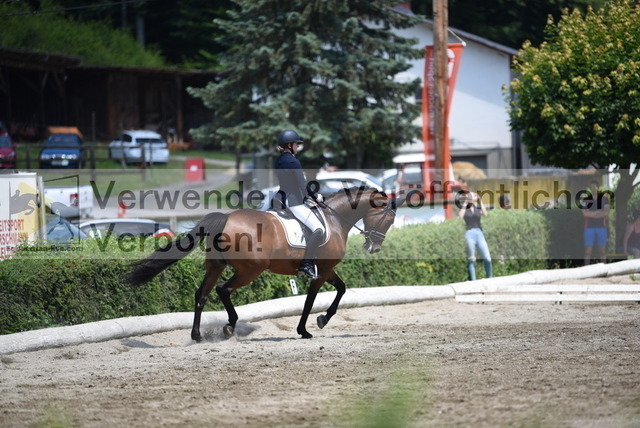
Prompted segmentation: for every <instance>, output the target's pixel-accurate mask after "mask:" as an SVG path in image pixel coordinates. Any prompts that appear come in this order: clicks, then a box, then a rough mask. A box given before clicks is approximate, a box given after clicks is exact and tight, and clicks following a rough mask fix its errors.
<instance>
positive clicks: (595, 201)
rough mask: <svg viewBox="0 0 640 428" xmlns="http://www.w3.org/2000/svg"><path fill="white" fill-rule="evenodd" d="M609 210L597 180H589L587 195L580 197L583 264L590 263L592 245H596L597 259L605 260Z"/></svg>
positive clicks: (607, 200)
mask: <svg viewBox="0 0 640 428" xmlns="http://www.w3.org/2000/svg"><path fill="white" fill-rule="evenodd" d="M609 212H610V206H609V198H608V197H607V196H606V195H605V194H603V193H601V192H600V185H599V183H598V182H597V181H595V180H593V181H591V182H590V183H589V195H588V196H587V197H585V198H583V199H582V216H583V217H584V232H583V235H584V236H583V239H584V264H585V266H586V265H588V264H590V263H591V257H592V254H593V247H594V246H595V247H596V252H597V254H596V256H597V257H598V259H599V260H600V261H601V262H602V263H605V262H606V261H607V238H608V237H609Z"/></svg>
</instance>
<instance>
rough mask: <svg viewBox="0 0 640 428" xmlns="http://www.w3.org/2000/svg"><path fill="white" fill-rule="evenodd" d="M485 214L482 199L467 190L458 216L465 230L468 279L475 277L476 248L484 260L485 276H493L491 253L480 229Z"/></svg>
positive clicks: (473, 279) (471, 279) (472, 279)
mask: <svg viewBox="0 0 640 428" xmlns="http://www.w3.org/2000/svg"><path fill="white" fill-rule="evenodd" d="M486 215H487V210H486V208H485V207H484V205H483V204H482V200H481V199H480V198H478V194H477V193H475V192H469V193H468V194H467V198H466V200H465V201H463V203H462V206H461V207H460V211H459V212H458V217H460V218H461V219H463V220H464V223H465V226H466V228H467V231H466V232H465V235H464V238H465V243H466V252H467V270H468V272H469V280H470V281H475V279H476V249H477V250H478V252H479V253H480V257H481V258H482V260H483V261H484V270H485V273H486V276H487V278H491V277H493V265H492V264H491V253H490V252H489V246H488V245H487V240H486V239H485V237H484V232H483V231H482V225H481V218H482V216H486Z"/></svg>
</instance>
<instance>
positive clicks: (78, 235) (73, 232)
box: [44, 214, 87, 244]
mask: <svg viewBox="0 0 640 428" xmlns="http://www.w3.org/2000/svg"><path fill="white" fill-rule="evenodd" d="M46 221H47V224H46V226H45V235H44V236H45V239H46V240H47V241H51V242H57V243H59V244H72V243H77V242H78V241H80V240H82V239H86V238H87V235H86V234H85V233H84V232H83V231H82V230H80V229H79V228H78V226H76V225H75V224H73V223H70V222H69V220H67V219H66V218H64V217H60V216H58V215H55V214H47V215H46Z"/></svg>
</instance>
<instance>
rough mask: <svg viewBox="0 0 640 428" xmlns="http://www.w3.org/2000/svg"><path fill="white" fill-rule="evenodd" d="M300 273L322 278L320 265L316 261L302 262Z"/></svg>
mask: <svg viewBox="0 0 640 428" xmlns="http://www.w3.org/2000/svg"><path fill="white" fill-rule="evenodd" d="M298 273H299V274H302V275H306V276H307V277H308V278H309V279H318V278H320V275H318V267H317V266H316V264H315V263H302V264H301V265H300V267H298Z"/></svg>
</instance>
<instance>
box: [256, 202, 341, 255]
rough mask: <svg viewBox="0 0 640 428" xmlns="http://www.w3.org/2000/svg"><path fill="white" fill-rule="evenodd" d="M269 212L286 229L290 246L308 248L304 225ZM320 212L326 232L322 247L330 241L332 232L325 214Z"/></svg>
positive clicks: (274, 212) (293, 219)
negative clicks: (303, 230) (303, 229)
mask: <svg viewBox="0 0 640 428" xmlns="http://www.w3.org/2000/svg"><path fill="white" fill-rule="evenodd" d="M267 212H268V213H269V214H271V215H273V216H274V217H275V218H277V219H278V221H279V222H280V224H282V228H283V229H284V232H285V236H286V237H287V243H288V244H289V246H291V247H295V248H306V246H307V242H306V240H305V239H304V233H302V228H303V227H304V226H302V223H300V222H299V221H298V220H296V219H295V218H282V217H281V216H279V215H278V213H277V212H276V211H267ZM318 212H319V213H320V216H321V217H322V222H323V223H324V225H325V230H326V232H325V234H324V241H322V244H320V246H322V245H324V244H326V243H327V242H328V241H329V238H330V237H331V231H330V230H329V227H327V219H326V217H325V216H324V212H322V210H318Z"/></svg>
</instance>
